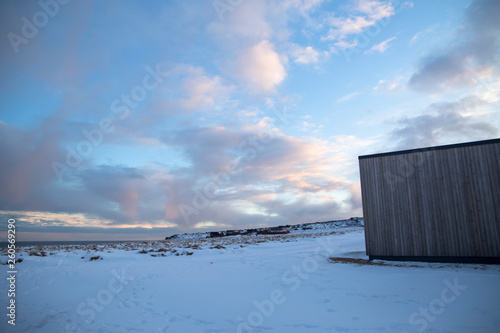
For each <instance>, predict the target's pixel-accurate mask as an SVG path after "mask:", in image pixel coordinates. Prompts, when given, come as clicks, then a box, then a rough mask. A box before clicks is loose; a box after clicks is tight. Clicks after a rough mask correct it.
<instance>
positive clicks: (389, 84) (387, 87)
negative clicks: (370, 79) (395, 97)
mask: <svg viewBox="0 0 500 333" xmlns="http://www.w3.org/2000/svg"><path fill="white" fill-rule="evenodd" d="M403 88H404V86H403V85H401V83H400V82H399V79H396V80H393V81H387V80H380V81H379V82H378V83H377V85H376V86H375V87H373V90H374V91H376V92H379V91H381V92H389V93H390V92H398V91H401V90H402V89H403Z"/></svg>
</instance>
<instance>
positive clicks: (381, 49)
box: [365, 37, 396, 54]
mask: <svg viewBox="0 0 500 333" xmlns="http://www.w3.org/2000/svg"><path fill="white" fill-rule="evenodd" d="M395 39H396V37H391V38H389V39H386V40H384V41H383V42H382V43H379V44H376V45H373V46H372V48H371V49H369V50H368V51H366V52H365V54H369V53H374V52H378V53H384V52H385V51H387V49H388V48H389V47H390V45H389V43H390V42H391V41H393V40H395Z"/></svg>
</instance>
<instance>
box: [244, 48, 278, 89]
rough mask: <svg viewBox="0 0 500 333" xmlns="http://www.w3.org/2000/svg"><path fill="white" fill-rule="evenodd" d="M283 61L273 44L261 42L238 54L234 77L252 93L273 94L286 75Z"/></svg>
mask: <svg viewBox="0 0 500 333" xmlns="http://www.w3.org/2000/svg"><path fill="white" fill-rule="evenodd" d="M283 60H284V59H283V57H280V55H279V54H278V53H276V51H274V46H273V44H271V43H270V42H269V41H267V40H263V41H261V42H260V43H258V44H255V45H253V46H252V47H250V48H249V49H247V50H245V51H244V52H242V53H241V54H240V56H239V59H238V64H237V68H236V71H237V73H236V75H237V76H238V77H239V78H240V79H242V80H243V81H244V82H245V83H247V84H248V86H249V87H250V88H251V89H252V90H253V91H256V92H260V93H274V92H275V91H276V87H277V86H278V85H279V84H280V83H282V82H283V80H284V79H285V77H286V75H287V74H286V70H285V67H284V66H283Z"/></svg>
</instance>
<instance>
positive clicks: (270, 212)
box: [0, 0, 500, 241]
mask: <svg viewBox="0 0 500 333" xmlns="http://www.w3.org/2000/svg"><path fill="white" fill-rule="evenodd" d="M499 16H500V2H498V1H496V0H488V1H487V0H475V1H470V0H468V1H463V0H442V1H431V0H422V1H399V0H394V1H376V0H373V1H372V0H355V1H327V0H282V1H263V0H252V1H250V0H215V1H212V0H207V1H180V0H179V1H147V2H145V1H112V0H108V1H76V0H73V1H70V0H40V1H29V2H28V1H15V0H9V1H1V2H0V32H1V41H0V43H1V45H0V75H1V78H2V79H1V81H0V84H1V87H0V160H1V163H0V219H1V220H2V221H3V222H2V223H1V229H0V230H1V232H2V237H3V238H5V239H6V230H7V220H8V219H9V218H14V219H15V220H16V231H17V240H19V241H23V240H25V241H33V240H37V241H41V240H138V239H162V238H164V237H165V236H168V235H172V234H176V233H184V232H205V231H215V230H226V229H242V228H250V227H260V226H276V225H282V224H296V223H306V222H315V221H327V220H336V219H345V218H350V217H352V216H362V215H363V213H362V205H361V193H360V181H359V170H358V156H360V155H367V154H374V153H380V152H388V151H394V150H401V149H411V148H422V147H429V146H436V145H443V144H453V143H461V142H469V141H477V140H486V139H493V138H497V137H498V136H499V133H500V112H499V111H498V110H499V105H500V103H499V98H500V75H499V73H500V57H499V51H500V49H499V38H500V20H498V17H499Z"/></svg>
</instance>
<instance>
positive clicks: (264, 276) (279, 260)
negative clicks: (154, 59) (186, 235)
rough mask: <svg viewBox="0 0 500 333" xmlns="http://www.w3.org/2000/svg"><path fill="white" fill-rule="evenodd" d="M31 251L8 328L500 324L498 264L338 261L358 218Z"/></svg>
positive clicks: (477, 328) (364, 328)
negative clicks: (264, 231)
mask: <svg viewBox="0 0 500 333" xmlns="http://www.w3.org/2000/svg"><path fill="white" fill-rule="evenodd" d="M21 253H22V254H23V255H22V258H23V261H22V262H21V263H18V264H17V269H18V274H17V279H18V280H17V286H16V289H17V290H16V304H17V313H16V315H17V317H16V325H15V326H11V325H9V324H8V323H7V319H8V318H6V316H5V314H4V315H3V317H4V319H3V320H2V321H1V322H0V331H1V332H181V333H183V332H206V333H209V332H286V333H295V332H370V333H371V332H471V333H472V332H474V333H477V332H500V317H499V316H498V314H499V313H500V301H499V300H500V267H499V266H493V265H492V266H486V265H471V264H467V265H466V264H461V265H458V264H437V263H433V264H428V263H391V262H384V263H385V264H386V265H384V266H380V265H365V264H362V265H359V264H356V263H343V262H338V260H337V261H336V262H332V261H331V260H329V258H331V257H348V258H355V259H366V257H365V255H364V235H363V228H362V227H357V226H334V225H332V226H331V227H329V228H312V229H307V228H305V230H303V229H302V228H301V229H300V230H293V231H292V232H290V233H289V234H285V235H247V236H242V235H238V236H231V237H221V238H194V239H177V240H171V241H159V242H137V243H123V244H106V245H96V246H91V245H85V246H67V247H63V246H52V247H50V246H48V247H46V248H36V247H30V248H25V249H24V250H21ZM30 253H31V254H32V255H30ZM4 258H5V257H4ZM91 259H92V260H91ZM1 267H4V268H5V267H7V266H1ZM2 274H3V276H2V280H3V281H6V280H5V279H6V277H7V269H6V268H5V269H3V271H2ZM7 289H8V288H7V283H2V284H1V288H0V294H1V295H2V296H1V297H2V298H1V299H2V304H4V305H5V304H6V295H7ZM4 312H5V313H6V310H5V307H4Z"/></svg>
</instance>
